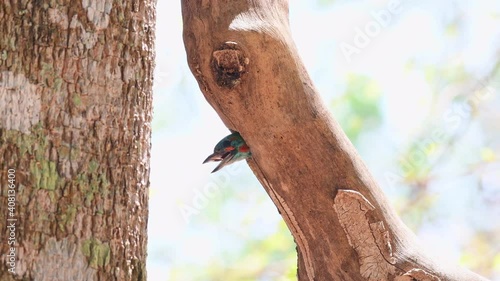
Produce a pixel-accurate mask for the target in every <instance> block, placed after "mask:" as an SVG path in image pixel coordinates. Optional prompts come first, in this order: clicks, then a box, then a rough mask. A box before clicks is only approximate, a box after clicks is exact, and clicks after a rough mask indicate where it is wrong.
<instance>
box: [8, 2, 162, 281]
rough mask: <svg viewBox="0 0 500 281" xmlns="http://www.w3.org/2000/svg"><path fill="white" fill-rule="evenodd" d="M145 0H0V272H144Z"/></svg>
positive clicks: (16, 276) (150, 59)
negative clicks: (0, 187)
mask: <svg viewBox="0 0 500 281" xmlns="http://www.w3.org/2000/svg"><path fill="white" fill-rule="evenodd" d="M154 5H155V1H154V0H132V1H112V0H99V1H97V0H83V1H70V0H58V1H49V0H41V1H33V0H2V1H0V185H1V186H2V189H1V196H0V255H1V259H0V261H1V262H0V280H2V281H4V280H21V279H22V280H37V281H40V280H47V281H54V280H55V281H57V280H61V281H63V280H64V281H67V280H146V271H145V264H146V242H147V233H146V229H147V215H148V204H147V202H148V187H149V156H150V135H151V129H150V121H151V115H152V77H153V65H154V49H153V48H154V19H155V9H154ZM9 179H10V180H11V181H10V182H9ZM7 226H9V227H7ZM11 241H13V242H12V243H11Z"/></svg>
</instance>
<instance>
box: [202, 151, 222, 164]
mask: <svg viewBox="0 0 500 281" xmlns="http://www.w3.org/2000/svg"><path fill="white" fill-rule="evenodd" d="M221 160H222V158H221V157H220V155H217V154H215V153H213V154H210V155H209V156H208V157H207V159H205V161H203V164H205V163H207V162H210V161H214V162H217V161H221Z"/></svg>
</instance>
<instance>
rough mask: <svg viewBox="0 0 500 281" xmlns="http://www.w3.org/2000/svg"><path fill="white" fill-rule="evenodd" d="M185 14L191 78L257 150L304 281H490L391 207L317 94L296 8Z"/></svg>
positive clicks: (194, 2)
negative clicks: (433, 249)
mask: <svg viewBox="0 0 500 281" xmlns="http://www.w3.org/2000/svg"><path fill="white" fill-rule="evenodd" d="M182 13H183V19H184V43H185V47H186V51H187V56H188V63H189V66H190V68H191V71H192V72H193V74H194V76H195V77H196V79H197V81H198V83H199V86H200V88H201V91H202V92H203V94H204V95H205V97H206V99H207V101H208V102H209V103H210V104H211V105H212V106H213V108H214V109H215V110H216V111H217V113H218V114H219V116H220V117H221V118H222V120H223V122H224V123H225V124H226V126H227V127H228V128H230V129H231V130H235V131H238V132H240V133H241V135H242V136H243V138H244V139H245V140H246V141H247V143H248V145H249V146H250V148H251V151H252V154H253V157H252V159H250V160H249V161H248V162H249V164H250V167H251V168H252V170H253V171H254V173H255V175H256V176H257V177H258V179H259V180H260V182H261V183H262V185H263V186H264V188H265V189H266V191H267V193H268V194H269V196H270V197H271V199H272V200H273V202H274V203H275V205H276V206H277V208H278V210H279V212H280V213H281V215H282V216H283V219H284V220H285V222H286V223H287V225H288V228H289V229H290V231H291V233H292V235H293V236H294V238H295V242H296V243H297V251H298V279H299V280H321V281H323V280H344V281H345V280H400V281H401V280H468V281H471V280H484V278H482V277H480V276H478V275H476V274H474V273H472V272H469V271H467V270H464V269H460V268H457V267H454V266H448V265H446V264H443V263H442V262H440V261H438V260H436V259H431V258H430V257H428V256H427V255H426V254H425V253H424V252H423V251H422V250H421V248H420V247H419V245H418V244H417V242H416V241H415V239H414V235H413V234H412V233H410V231H409V230H408V229H407V228H406V227H405V226H404V224H403V223H402V222H401V221H400V219H399V218H398V217H397V215H396V214H395V213H394V211H393V209H392V208H391V207H390V206H389V205H388V203H387V201H386V199H385V197H384V195H383V193H382V191H381V190H380V188H379V187H378V185H377V183H376V182H375V181H374V179H373V177H372V176H371V175H370V173H369V171H368V170H367V168H366V167H365V165H364V164H363V162H362V160H361V159H360V157H359V156H358V154H357V153H356V151H355V149H354V148H353V146H352V144H351V143H350V141H349V140H348V139H347V137H346V136H345V134H344V133H343V131H342V129H341V128H340V127H339V125H338V123H337V122H336V121H335V120H333V119H332V118H331V117H330V113H329V112H328V110H327V109H326V107H325V105H324V104H323V103H322V102H321V100H320V99H319V97H318V94H317V92H316V90H315V89H314V86H313V84H312V82H311V79H310V78H309V76H308V74H307V72H306V70H305V68H304V66H303V64H302V62H301V60H300V58H299V56H298V54H297V50H296V48H295V46H294V43H293V41H292V38H291V35H290V28H289V24H288V3H287V1H284V0H234V1H220V0H213V1H199V0H183V1H182ZM334 28H335V27H334ZM311 32H315V31H314V30H312V31H311ZM318 32H320V31H318Z"/></svg>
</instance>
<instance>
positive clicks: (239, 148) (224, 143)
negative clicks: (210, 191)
mask: <svg viewBox="0 0 500 281" xmlns="http://www.w3.org/2000/svg"><path fill="white" fill-rule="evenodd" d="M250 155H251V153H250V148H249V147H248V146H247V144H246V143H245V140H243V138H242V137H241V135H240V133H238V132H234V133H232V134H230V135H229V136H227V137H225V138H223V139H222V140H221V141H219V143H217V145H216V146H215V148H214V153H212V154H211V155H210V156H208V157H207V159H205V161H203V164H205V163H207V162H210V161H214V162H219V161H220V163H219V165H217V167H215V169H214V170H213V171H212V173H215V172H217V171H218V170H220V169H222V168H223V167H225V166H227V165H229V164H232V163H234V162H236V161H239V160H243V159H245V158H248V157H250Z"/></svg>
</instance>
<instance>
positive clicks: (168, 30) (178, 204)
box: [147, 0, 500, 281]
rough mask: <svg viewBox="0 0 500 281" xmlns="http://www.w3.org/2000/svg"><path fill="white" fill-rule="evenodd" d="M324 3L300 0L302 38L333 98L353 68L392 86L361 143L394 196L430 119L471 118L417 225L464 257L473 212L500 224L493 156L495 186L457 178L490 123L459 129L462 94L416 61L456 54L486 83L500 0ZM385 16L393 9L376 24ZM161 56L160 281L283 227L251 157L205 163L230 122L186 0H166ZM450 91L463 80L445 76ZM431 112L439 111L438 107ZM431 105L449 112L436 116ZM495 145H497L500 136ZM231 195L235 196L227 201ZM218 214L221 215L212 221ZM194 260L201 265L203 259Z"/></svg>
mask: <svg viewBox="0 0 500 281" xmlns="http://www.w3.org/2000/svg"><path fill="white" fill-rule="evenodd" d="M319 2H328V1H311V0H291V1H290V22H291V26H292V33H293V36H294V39H295V42H296V44H297V46H298V49H299V52H300V54H301V57H302V58H303V61H304V63H305V65H306V67H307V69H308V70H309V73H310V74H311V76H312V79H313V81H314V82H315V85H316V87H317V89H318V91H319V92H320V93H321V95H322V97H323V99H324V100H325V102H326V103H327V104H331V101H332V100H334V99H335V98H338V97H339V96H340V95H341V94H342V93H343V92H344V91H345V88H346V77H348V75H349V74H350V73H357V74H363V75H366V76H369V77H370V78H372V79H375V80H376V81H377V83H378V87H379V88H380V89H381V91H382V95H383V96H382V109H383V110H382V114H383V116H382V120H383V121H382V125H381V126H379V127H377V128H376V129H375V130H373V131H368V132H366V133H364V134H363V135H362V136H361V137H360V138H361V139H360V140H359V141H358V142H357V148H358V150H359V151H360V154H361V155H362V157H363V159H364V160H365V161H366V163H367V164H368V166H369V167H370V169H371V171H372V173H373V174H374V175H375V176H376V178H377V179H378V180H379V182H380V184H381V185H382V186H383V188H384V190H385V191H386V192H387V195H388V197H389V198H390V199H391V202H392V203H393V204H394V205H396V206H397V204H398V198H399V197H400V196H403V195H404V193H405V192H409V191H408V188H405V187H404V183H401V182H392V181H388V179H387V175H389V174H397V173H399V171H398V163H397V162H398V161H397V160H398V156H400V153H401V152H403V151H404V150H405V149H407V147H408V146H410V145H412V144H414V143H415V141H416V140H417V138H418V137H421V135H422V132H425V131H428V130H429V128H436V129H437V130H441V131H446V132H450V133H455V132H456V131H460V130H462V129H463V130H465V129H466V132H465V134H464V136H463V137H462V138H461V143H463V145H464V147H466V149H465V150H460V149H459V148H460V146H458V148H457V149H454V150H453V151H452V153H453V156H451V158H450V159H448V160H447V161H446V163H444V164H442V165H441V166H439V167H440V168H439V169H438V170H437V171H434V173H439V174H440V175H449V176H448V177H446V176H445V177H443V178H440V179H438V180H436V181H433V182H432V183H431V184H430V185H429V189H430V190H431V192H432V193H433V194H434V195H435V197H434V200H437V202H438V203H437V205H439V206H440V207H439V208H434V209H433V210H432V212H431V213H430V215H429V216H431V218H424V220H427V223H425V224H423V226H422V227H421V228H420V229H419V231H418V233H417V235H418V236H419V237H420V238H421V239H422V240H423V241H424V243H425V244H426V245H427V246H428V247H429V249H431V250H432V251H434V252H435V253H441V254H442V253H447V258H449V259H450V260H452V261H455V262H458V261H459V259H460V251H459V249H460V245H462V244H463V243H465V242H466V241H468V239H469V238H470V236H471V235H472V234H473V233H472V228H471V222H473V223H474V225H473V226H472V227H473V228H474V229H491V228H492V227H496V228H499V224H500V223H497V224H496V225H493V226H492V225H491V224H489V223H486V222H487V221H488V220H494V221H498V218H499V217H500V207H499V206H498V205H500V204H497V207H495V208H490V207H489V208H487V209H485V208H484V206H483V203H482V202H483V201H481V200H483V199H484V198H482V197H481V196H490V197H491V198H496V200H498V201H497V202H500V175H499V170H500V164H499V163H498V162H496V164H491V165H489V166H488V168H487V169H486V170H485V171H483V172H484V177H483V188H484V189H485V193H482V194H483V195H481V196H478V193H477V190H476V189H472V188H470V186H471V185H475V184H476V183H475V181H474V179H473V178H467V177H465V178H464V177H461V178H459V179H455V175H457V174H460V173H461V172H463V170H464V169H465V167H463V164H462V163H473V162H474V161H476V160H477V159H479V158H480V156H477V155H479V154H477V155H476V154H474V151H476V150H477V151H484V146H485V143H487V141H486V140H487V139H488V138H489V137H491V136H486V135H484V133H483V129H482V127H481V126H482V125H481V124H479V123H477V122H471V123H469V122H468V121H466V120H468V116H467V118H466V117H460V118H459V119H457V120H455V121H456V122H458V123H454V124H458V126H457V128H456V130H455V129H454V128H453V127H450V124H451V123H449V122H447V121H446V120H445V119H444V117H442V116H444V114H445V113H446V112H450V111H453V110H458V109H460V106H462V104H460V103H458V104H454V105H453V106H456V107H457V108H458V109H457V108H453V106H451V108H450V105H449V104H443V105H442V106H441V104H440V103H439V101H436V99H435V97H433V89H432V88H431V86H430V85H429V84H428V83H427V81H426V73H424V72H422V71H420V70H418V69H412V68H411V67H409V66H411V65H444V64H445V63H450V61H451V62H453V61H454V60H456V61H460V62H462V63H463V65H464V68H465V70H466V71H467V72H468V73H469V74H470V75H472V76H474V77H477V78H478V81H477V82H478V84H480V83H482V81H481V80H480V79H481V77H482V76H483V75H484V74H485V73H487V72H489V71H491V69H492V67H494V63H495V62H496V61H497V60H498V56H499V55H500V52H499V50H500V48H499V46H500V1H491V0H488V1H486V0H483V1H477V0H476V1H449V0H448V1H430V0H423V1H416V0H411V1H378V0H371V1H369V0H367V1H336V2H335V4H333V5H328V4H318V3H319ZM396 3H399V5H397V4H396ZM391 5H393V6H394V5H395V6H397V7H398V9H397V11H398V12H396V13H391V12H389V7H393V6H391ZM457 11H459V12H458V13H459V14H461V17H460V18H459V22H458V23H457V25H458V26H459V27H460V30H459V32H461V34H460V35H459V36H456V39H454V40H444V39H443V37H445V35H446V34H450V33H452V34H453V32H457V31H455V30H453V28H449V29H446V28H445V27H446V26H447V24H449V23H453V21H454V20H456V18H455V17H454V15H456V14H457ZM377 15H378V16H377ZM379 16H382V17H383V19H382V20H379V21H380V23H377V21H376V18H377V17H379ZM382 25H383V26H382ZM377 27H378V28H377ZM367 30H368V32H371V34H372V36H367V38H368V40H364V41H363V40H361V39H359V38H358V40H361V42H362V43H363V44H356V42H355V40H356V36H357V35H359V33H360V32H363V33H365V34H366V31H367ZM358 37H359V36H358ZM365 39H366V38H365ZM357 43H360V42H359V41H358V42H357ZM347 45H349V46H351V47H353V48H356V50H357V53H355V54H352V55H351V56H349V57H347V56H346V55H345V49H344V51H343V47H342V46H344V48H345V46H347ZM458 49H459V50H460V52H459V55H457V50H458ZM351 50H352V49H351ZM156 56H157V58H156V60H157V62H156V63H157V65H156V72H155V85H154V91H155V92H154V94H155V96H154V110H155V115H154V121H153V148H152V158H151V161H152V162H151V166H152V172H151V197H150V198H151V199H150V217H149V226H148V228H149V234H148V235H149V247H148V248H149V249H148V251H149V253H148V261H147V266H148V280H152V281H156V280H158V281H159V280H168V279H166V278H168V277H167V276H169V274H170V272H171V270H172V269H173V268H174V267H178V266H183V265H184V264H189V265H191V266H192V265H196V264H198V265H199V266H200V268H203V266H205V265H206V264H207V263H209V262H210V261H212V260H214V259H215V260H217V259H218V260H224V259H228V260H227V265H228V267H230V266H231V261H230V259H229V258H227V257H226V255H225V253H227V252H228V251H233V250H234V249H238V248H241V247H243V245H244V241H245V240H248V239H257V238H261V239H264V238H265V237H266V236H267V235H270V234H271V233H273V232H275V231H276V228H277V225H278V223H279V222H280V220H281V217H280V216H279V214H278V212H277V210H276V208H275V207H274V205H273V204H272V202H271V201H270V200H269V199H268V198H267V194H266V193H265V192H264V190H263V188H262V187H261V186H260V184H259V183H258V182H257V180H256V179H255V177H254V176H253V174H252V172H251V171H250V170H249V168H248V167H247V165H246V163H245V162H240V163H237V164H235V165H234V167H231V168H227V169H224V170H222V171H221V172H219V173H216V174H210V172H211V171H212V169H213V168H214V165H210V164H205V165H202V164H201V162H202V161H203V160H204V159H205V158H206V156H208V155H209V154H210V153H211V152H212V150H213V147H214V145H215V144H216V143H217V142H218V141H219V140H220V139H221V138H222V137H224V136H225V135H227V134H228V133H229V132H228V130H227V129H226V128H225V126H224V125H223V124H222V122H221V121H220V119H219V117H218V116H217V115H216V113H215V111H214V110H213V109H212V108H211V107H210V106H209V104H208V103H207V102H206V101H205V99H204V97H203V95H202V94H201V92H200V90H199V88H198V85H197V83H196V81H195V79H194V78H193V76H192V74H191V73H190V71H189V69H188V66H187V63H186V57H185V50H184V45H183V41H182V18H181V9H180V1H166V0H159V1H158V5H157V41H156ZM498 89H500V84H498V83H497V84H496V87H494V88H492V89H490V91H491V95H490V96H489V97H488V98H487V99H486V98H485V99H484V110H485V111H488V110H490V111H497V112H498V111H499V110H498V108H500V107H499V106H500V100H499V92H498ZM443 91H450V92H453V89H448V88H447V87H446V85H443ZM480 103H483V101H480ZM432 112H434V113H435V114H433V115H430V114H431V113H432ZM436 112H437V113H436ZM332 114H333V115H334V116H335V114H336V113H335V112H333V113H332ZM429 116H438V117H439V118H438V119H435V120H433V119H431V120H429ZM488 116H489V115H488ZM494 116H496V117H497V118H496V119H495V118H494V119H492V120H491V121H490V123H489V124H494V123H495V122H498V121H499V118H500V115H494ZM485 118H486V117H485ZM498 123H500V122H498ZM498 123H497V124H498ZM491 126H492V127H491V129H492V131H495V129H496V132H497V133H496V134H495V136H496V141H497V144H498V141H499V139H500V133H498V132H499V129H500V128H499V126H495V125H491ZM462 127H463V128H462ZM459 145H461V144H459ZM374 148H376V149H374ZM491 151H497V153H498V151H500V147H499V150H496V149H493V150H491ZM488 152H490V151H489V150H487V151H486V152H485V153H486V154H487V153H488ZM493 153H494V152H493ZM493 155H494V154H493ZM454 159H458V160H457V161H455V160H454ZM214 184H217V185H218V186H220V187H221V192H216V193H214V194H213V196H212V197H211V198H210V199H209V200H208V201H207V202H204V201H203V200H199V198H200V196H199V195H198V194H199V193H201V194H204V192H205V191H204V190H207V189H209V188H211V186H213V185H214ZM242 194H244V198H243V196H242ZM228 198H235V200H232V201H229V202H230V203H224V204H221V202H222V201H223V200H226V199H228ZM474 198H475V199H474ZM233 201H234V202H233ZM231 202H232V203H231ZM196 204H200V205H202V206H198V207H199V208H198V207H196ZM205 205H206V206H205ZM186 206H190V207H193V206H194V207H195V209H197V211H198V214H196V215H193V216H189V222H187V221H186V219H185V216H183V212H182V208H185V207H186ZM214 210H215V211H214ZM208 219H210V221H212V222H213V221H217V223H207V220H208ZM239 222H242V224H238V223H239ZM443 237H446V239H443ZM496 247H497V248H498V247H500V245H496ZM498 250H499V251H500V248H498ZM498 257H499V261H498V264H499V265H498V266H499V268H498V270H497V271H496V272H497V275H496V276H493V277H490V278H496V280H500V275H498V274H500V254H499V255H498ZM192 270H193V271H196V270H198V269H197V268H196V266H195V267H193V268H192ZM270 280H272V279H270Z"/></svg>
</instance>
